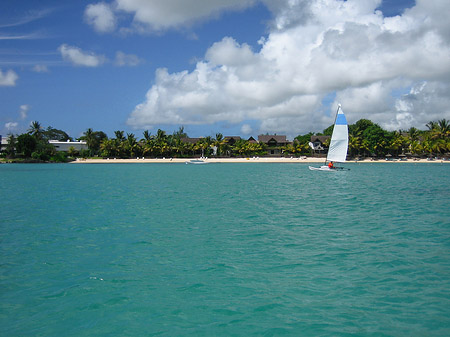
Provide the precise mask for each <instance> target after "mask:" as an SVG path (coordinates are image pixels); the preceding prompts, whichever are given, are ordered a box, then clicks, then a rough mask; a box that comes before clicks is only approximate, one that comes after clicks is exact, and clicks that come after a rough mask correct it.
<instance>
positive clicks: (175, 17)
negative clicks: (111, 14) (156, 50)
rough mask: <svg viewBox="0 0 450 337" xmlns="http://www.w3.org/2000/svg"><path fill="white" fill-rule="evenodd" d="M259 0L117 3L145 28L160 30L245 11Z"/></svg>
mask: <svg viewBox="0 0 450 337" xmlns="http://www.w3.org/2000/svg"><path fill="white" fill-rule="evenodd" d="M255 2H256V0H208V1H204V0H171V1H167V0H116V7H117V10H118V11H124V12H127V13H129V14H131V15H133V23H134V24H135V25H137V26H139V27H140V28H141V29H146V30H148V29H150V30H153V31H160V30H165V29H170V28H179V27H182V26H186V25H190V24H192V23H195V22H197V21H199V20H205V19H208V18H211V17H213V16H216V15H219V14H220V13H221V12H223V11H227V10H241V9H244V8H247V7H249V6H251V5H253V4H254V3H255Z"/></svg>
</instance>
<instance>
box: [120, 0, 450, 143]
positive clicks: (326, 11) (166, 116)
mask: <svg viewBox="0 0 450 337" xmlns="http://www.w3.org/2000/svg"><path fill="white" fill-rule="evenodd" d="M175 2H176V1H175ZM264 2H265V3H266V4H267V6H268V7H269V8H270V9H271V10H272V11H273V13H274V16H275V17H274V20H273V23H272V25H271V27H272V28H271V31H270V33H269V34H268V36H267V37H265V38H263V39H261V40H260V44H261V46H260V47H261V48H260V50H257V51H255V50H252V48H251V47H250V46H249V45H247V44H245V43H239V42H238V41H236V40H235V39H233V37H225V38H223V39H222V40H221V41H218V42H216V43H214V44H213V45H211V46H210V48H209V49H208V50H207V51H206V52H205V57H204V58H203V59H202V60H200V61H198V62H197V64H196V67H195V69H194V70H192V71H181V72H177V73H169V72H168V71H167V70H166V69H158V70H157V72H156V77H155V81H154V85H153V86H152V87H151V88H150V89H149V91H148V93H147V95H146V98H145V100H144V102H142V103H141V104H139V105H138V106H136V108H135V109H134V111H133V112H132V113H131V114H130V116H129V118H128V121H127V122H128V124H129V125H131V126H133V127H136V128H150V127H152V126H153V125H156V124H182V125H188V124H205V123H216V122H222V121H227V122H231V123H236V124H238V123H247V122H245V121H254V122H255V123H256V124H258V123H259V127H260V129H259V130H258V131H259V132H277V133H281V132H284V133H287V134H291V135H296V134H298V133H301V132H308V131H318V130H321V129H323V128H325V127H327V126H329V125H330V124H331V123H332V122H333V116H332V115H330V111H329V107H327V106H324V103H323V102H324V100H325V98H327V97H330V95H333V96H335V97H336V101H335V102H333V105H335V104H336V103H337V101H340V102H341V103H342V104H343V107H344V111H346V112H347V113H348V115H349V118H348V119H349V122H350V123H353V122H356V121H357V120H358V119H360V118H369V119H372V120H374V121H376V122H378V123H380V124H381V125H382V126H383V127H386V128H390V129H393V128H408V127H410V126H415V127H423V125H424V124H425V123H426V122H428V121H429V120H432V119H433V118H431V116H435V117H436V118H435V119H437V118H450V109H449V108H448V107H449V105H448V104H447V103H448V100H449V95H450V94H449V92H450V90H448V89H449V83H450V80H449V79H450V57H449V55H450V43H449V39H450V28H449V27H450V23H449V21H448V20H446V19H445V17H444V16H443V15H442V13H444V12H445V11H446V10H447V6H448V5H447V3H446V1H443V0H436V1H433V4H432V5H431V4H430V3H429V2H427V1H426V0H417V1H416V5H415V6H414V7H413V8H411V9H409V10H406V11H405V12H404V13H403V14H402V15H401V16H396V17H384V16H383V14H382V13H381V12H380V11H377V10H376V8H378V6H379V5H380V3H381V0H347V1H341V0H298V1H291V0H282V1H272V0H264ZM117 3H118V7H120V8H122V9H123V10H125V8H126V10H129V11H132V10H133V11H134V12H135V13H136V16H135V20H141V21H142V22H144V21H145V20H148V22H152V24H153V25H154V26H155V27H164V24H163V23H157V21H152V20H153V19H150V18H152V17H153V16H152V15H154V14H152V13H150V12H151V11H150V7H146V6H145V5H142V6H139V3H140V2H138V1H132V0H129V1H125V0H123V1H119V0H117ZM156 3H157V4H158V6H159V7H158V6H156V8H159V9H160V10H162V8H164V9H168V8H169V7H170V6H169V5H167V4H166V5H163V2H162V1H161V2H152V4H153V5H154V4H156ZM164 3H166V2H164ZM189 3H190V4H193V3H196V1H189ZM212 3H214V4H215V5H216V7H215V8H219V4H220V3H221V1H217V2H215V1H213V2H212ZM244 3H245V4H247V5H248V4H250V3H251V2H244ZM127 6H128V7H127ZM209 8H210V10H211V8H212V7H209ZM138 13H139V15H138ZM137 17H139V19H137ZM191 18H195V16H192V17H191ZM155 20H156V19H155ZM168 22H169V23H170V22H171V19H169V20H168ZM172 22H173V23H172V24H173V25H175V24H177V23H176V22H178V23H180V22H182V21H177V20H175V19H173V21H172ZM424 83H425V85H424ZM407 88H410V90H411V91H410V93H409V94H407V95H405V96H401V97H399V95H398V94H396V93H398V92H399V91H404V90H406V89H407ZM430 100H433V102H434V103H433V104H429V102H430ZM433 114H434V115H433ZM252 124H253V123H252ZM256 124H255V125H256Z"/></svg>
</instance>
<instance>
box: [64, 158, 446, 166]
mask: <svg viewBox="0 0 450 337" xmlns="http://www.w3.org/2000/svg"><path fill="white" fill-rule="evenodd" d="M193 159H199V158H158V159H155V158H145V159H143V158H139V159H116V158H106V159H79V160H76V161H73V162H70V163H69V164H131V163H140V164H144V163H145V164H151V163H153V164H155V163H158V164H164V163H165V164H169V163H178V164H180V163H182V164H184V163H185V162H187V161H190V160H193ZM202 160H203V161H205V162H207V163H291V164H295V163H304V164H308V163H310V164H314V163H315V164H317V163H323V162H324V160H325V159H324V158H312V157H300V158H284V157H262V158H259V157H252V158H203V159H202ZM346 163H357V164H359V163H386V164H393V163H394V164H396V163H400V164H403V163H437V164H446V163H450V160H441V159H435V160H427V159H418V160H413V159H407V160H384V159H380V160H370V159H368V160H367V159H366V160H349V161H347V162H346Z"/></svg>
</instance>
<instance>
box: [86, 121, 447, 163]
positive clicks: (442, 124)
mask: <svg viewBox="0 0 450 337" xmlns="http://www.w3.org/2000/svg"><path fill="white" fill-rule="evenodd" d="M426 127H427V128H428V130H425V131H421V130H418V129H416V128H410V129H409V130H408V131H393V132H388V131H386V130H384V129H382V128H381V127H380V126H379V125H377V124H375V123H373V122H371V121H370V120H366V119H361V120H359V121H358V122H356V123H355V124H352V125H350V126H349V155H350V156H351V157H367V156H378V157H381V156H385V155H392V156H398V155H401V154H407V155H416V156H432V155H444V154H446V153H448V152H450V124H449V121H447V120H446V119H442V120H439V121H437V122H434V121H431V122H429V123H427V124H426ZM331 132H332V128H327V129H325V130H324V134H325V135H326V134H328V135H329V134H330V133H331ZM114 134H115V137H114V138H110V139H108V137H107V136H106V134H105V133H103V132H101V131H93V130H92V129H88V130H87V131H86V132H85V133H84V136H83V137H81V139H84V140H86V142H87V144H88V147H89V152H90V153H89V154H90V155H91V156H92V155H100V156H102V157H118V158H133V157H140V156H144V157H190V156H211V155H216V156H222V157H223V156H226V157H229V156H264V155H266V154H267V150H268V147H267V145H266V144H264V143H259V142H251V141H248V140H244V139H239V140H237V141H236V142H234V143H230V142H229V139H225V138H224V137H223V135H222V134H221V133H217V134H216V136H215V137H209V136H208V137H203V138H199V139H198V140H197V141H196V142H195V143H193V142H190V141H187V139H188V138H187V134H186V133H185V132H184V129H183V127H181V128H180V129H179V130H178V131H177V132H175V133H174V134H172V135H167V134H166V132H165V131H163V130H161V129H159V130H158V131H157V132H156V134H155V135H152V134H151V133H150V132H149V131H144V133H143V138H142V139H140V140H139V139H137V137H136V135H135V134H133V133H127V134H126V135H125V133H124V131H115V132H114ZM311 135H313V134H312V133H310V134H308V135H304V136H298V137H296V138H295V139H294V141H293V142H292V143H289V144H287V145H286V146H283V147H281V148H280V150H281V152H282V153H283V154H284V155H286V156H300V155H309V154H312V152H311V149H310V147H309V141H310V136H311ZM323 145H324V146H325V147H327V146H328V145H329V140H328V141H326V142H325V143H324V144H323Z"/></svg>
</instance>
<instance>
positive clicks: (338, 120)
mask: <svg viewBox="0 0 450 337" xmlns="http://www.w3.org/2000/svg"><path fill="white" fill-rule="evenodd" d="M336 125H347V118H345V115H344V114H338V115H337V118H336Z"/></svg>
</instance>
